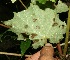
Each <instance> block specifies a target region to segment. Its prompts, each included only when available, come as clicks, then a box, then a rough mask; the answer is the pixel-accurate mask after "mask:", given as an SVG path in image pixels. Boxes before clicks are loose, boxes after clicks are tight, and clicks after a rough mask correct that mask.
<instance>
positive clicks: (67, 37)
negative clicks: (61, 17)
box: [63, 7, 70, 56]
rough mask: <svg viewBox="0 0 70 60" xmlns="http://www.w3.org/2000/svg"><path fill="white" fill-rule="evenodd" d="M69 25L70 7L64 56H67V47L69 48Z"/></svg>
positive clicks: (69, 17)
mask: <svg viewBox="0 0 70 60" xmlns="http://www.w3.org/2000/svg"><path fill="white" fill-rule="evenodd" d="M69 24H70V7H69V12H68V20H67V29H66V38H65V47H64V51H63V55H64V56H66V52H67V47H68V39H69Z"/></svg>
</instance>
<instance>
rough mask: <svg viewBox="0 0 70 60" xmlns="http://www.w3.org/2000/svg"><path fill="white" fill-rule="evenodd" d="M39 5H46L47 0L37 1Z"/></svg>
mask: <svg viewBox="0 0 70 60" xmlns="http://www.w3.org/2000/svg"><path fill="white" fill-rule="evenodd" d="M37 1H38V2H39V3H42V4H45V3H46V1H47V0H37Z"/></svg>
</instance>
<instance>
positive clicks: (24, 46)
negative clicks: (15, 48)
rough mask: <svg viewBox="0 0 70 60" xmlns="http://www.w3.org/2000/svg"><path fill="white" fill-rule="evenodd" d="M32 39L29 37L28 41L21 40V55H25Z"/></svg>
mask: <svg viewBox="0 0 70 60" xmlns="http://www.w3.org/2000/svg"><path fill="white" fill-rule="evenodd" d="M30 44H31V41H30V40H29V39H27V40H26V41H21V44H20V49H21V55H22V56H23V55H24V53H25V52H26V50H27V49H28V48H29V47H30Z"/></svg>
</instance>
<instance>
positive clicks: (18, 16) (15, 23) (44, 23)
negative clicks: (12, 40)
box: [4, 1, 68, 49]
mask: <svg viewBox="0 0 70 60" xmlns="http://www.w3.org/2000/svg"><path fill="white" fill-rule="evenodd" d="M58 2H59V3H58V5H56V7H55V9H54V10H53V9H50V8H46V9H45V10H42V9H40V8H39V7H38V5H35V4H34V5H33V4H32V3H31V4H30V6H29V7H28V9H27V10H24V11H21V12H18V13H14V18H13V19H11V20H8V21H5V22H4V24H6V25H10V26H12V27H11V28H10V30H11V31H13V32H15V33H16V34H17V35H18V40H24V38H25V37H24V36H22V34H21V33H25V34H26V35H29V39H30V40H32V41H33V42H34V41H36V42H34V44H33V45H32V46H33V48H35V49H36V48H38V47H39V46H44V44H45V42H46V41H47V39H49V40H50V43H58V42H59V41H60V39H62V38H63V34H64V33H65V32H66V23H65V22H62V21H61V20H60V19H59V15H58V14H57V13H61V12H66V11H68V7H67V5H66V4H64V3H62V2H61V1H58ZM59 10H60V11H59ZM40 14H42V15H40ZM21 26H22V27H21Z"/></svg>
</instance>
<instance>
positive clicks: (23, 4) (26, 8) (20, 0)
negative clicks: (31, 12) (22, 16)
mask: <svg viewBox="0 0 70 60" xmlns="http://www.w3.org/2000/svg"><path fill="white" fill-rule="evenodd" d="M19 1H20V3H21V4H22V5H23V6H24V7H25V9H27V7H26V6H25V5H24V4H23V2H22V1H21V0H19Z"/></svg>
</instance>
